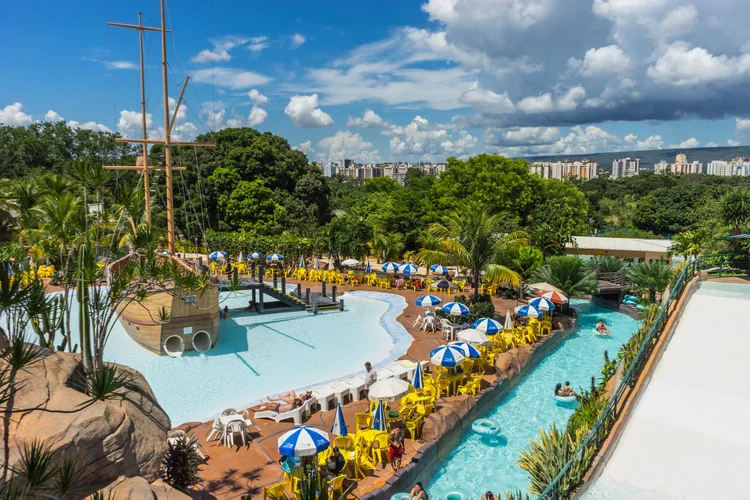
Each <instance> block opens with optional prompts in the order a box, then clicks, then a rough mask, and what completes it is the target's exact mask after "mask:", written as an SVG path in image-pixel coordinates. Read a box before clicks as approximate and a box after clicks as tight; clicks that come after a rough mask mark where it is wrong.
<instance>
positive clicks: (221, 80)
mask: <svg viewBox="0 0 750 500" xmlns="http://www.w3.org/2000/svg"><path fill="white" fill-rule="evenodd" d="M192 77H193V80H195V81H196V82H198V83H207V84H210V85H218V86H220V87H229V88H232V89H246V88H248V87H254V86H256V85H264V84H266V83H268V82H270V81H271V79H270V78H269V77H267V76H265V75H261V74H259V73H254V72H252V71H245V70H242V69H238V68H222V67H218V68H211V69H199V70H197V71H194V72H193V74H192Z"/></svg>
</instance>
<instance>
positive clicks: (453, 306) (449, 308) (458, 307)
mask: <svg viewBox="0 0 750 500" xmlns="http://www.w3.org/2000/svg"><path fill="white" fill-rule="evenodd" d="M443 312H444V313H445V314H450V315H451V316H466V315H467V314H469V308H468V307H466V306H465V305H464V304H462V303H460V302H448V303H447V304H445V305H444V306H443Z"/></svg>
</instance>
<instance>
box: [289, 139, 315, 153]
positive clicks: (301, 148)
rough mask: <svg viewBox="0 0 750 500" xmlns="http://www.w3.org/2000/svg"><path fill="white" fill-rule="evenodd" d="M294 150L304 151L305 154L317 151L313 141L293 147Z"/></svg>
mask: <svg viewBox="0 0 750 500" xmlns="http://www.w3.org/2000/svg"><path fill="white" fill-rule="evenodd" d="M292 149H296V150H297V151H302V152H303V153H313V152H314V151H315V150H314V149H313V147H312V141H305V142H300V143H299V144H297V145H296V146H292Z"/></svg>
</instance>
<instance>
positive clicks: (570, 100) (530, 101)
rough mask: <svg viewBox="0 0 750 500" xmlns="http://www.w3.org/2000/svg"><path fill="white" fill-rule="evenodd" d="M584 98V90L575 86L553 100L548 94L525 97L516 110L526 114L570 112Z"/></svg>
mask: <svg viewBox="0 0 750 500" xmlns="http://www.w3.org/2000/svg"><path fill="white" fill-rule="evenodd" d="M585 97H586V89H584V88H583V87H581V86H576V87H572V88H570V89H568V90H567V91H566V92H565V93H564V94H562V95H560V96H559V97H558V98H557V99H554V98H553V97H552V94H551V93H549V92H548V93H546V94H542V95H539V96H533V97H526V98H524V99H522V100H521V101H520V102H519V103H518V105H517V108H518V109H519V110H521V111H523V112H524V113H527V114H533V113H550V112H553V111H572V110H574V109H576V108H577V107H578V104H579V103H581V102H582V101H583V100H584V98H585Z"/></svg>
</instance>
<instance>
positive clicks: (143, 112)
mask: <svg viewBox="0 0 750 500" xmlns="http://www.w3.org/2000/svg"><path fill="white" fill-rule="evenodd" d="M141 17H142V14H141V12H138V27H139V30H138V46H139V48H140V59H141V130H142V133H143V138H144V139H148V131H147V130H146V70H145V67H144V65H143V22H142V19H141ZM148 178H149V174H148V145H147V144H146V143H145V142H144V143H143V192H144V202H145V212H146V225H147V226H148V228H149V230H150V229H151V186H150V185H149V179H148Z"/></svg>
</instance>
